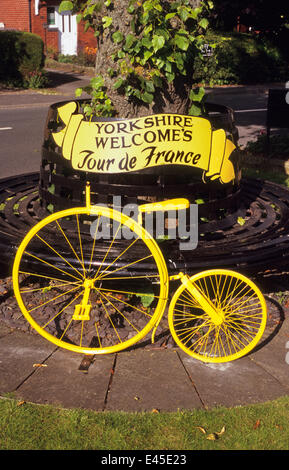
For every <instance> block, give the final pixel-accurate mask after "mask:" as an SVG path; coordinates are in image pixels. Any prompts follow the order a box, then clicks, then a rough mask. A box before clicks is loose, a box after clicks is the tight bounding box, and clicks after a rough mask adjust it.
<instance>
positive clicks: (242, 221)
mask: <svg viewBox="0 0 289 470" xmlns="http://www.w3.org/2000/svg"><path fill="white" fill-rule="evenodd" d="M237 222H238V224H239V225H244V224H245V222H246V221H245V219H243V217H238V219H237Z"/></svg>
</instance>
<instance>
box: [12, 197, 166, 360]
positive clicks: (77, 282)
mask: <svg viewBox="0 0 289 470" xmlns="http://www.w3.org/2000/svg"><path fill="white" fill-rule="evenodd" d="M85 214H86V215H91V216H96V217H98V221H99V219H100V217H106V218H108V219H111V220H112V221H116V222H117V223H119V226H120V225H123V226H125V227H126V228H128V229H129V230H131V231H132V232H134V233H135V235H136V238H135V240H134V241H132V242H131V243H130V244H129V245H128V248H126V250H123V252H122V253H121V254H118V255H117V256H116V257H115V258H114V259H113V261H110V262H109V263H108V256H107V255H108V252H110V254H111V252H112V247H113V244H114V242H115V239H116V235H115V236H114V238H113V239H112V241H111V242H110V243H109V248H108V250H107V252H106V253H105V254H104V255H103V259H102V264H100V265H99V268H98V269H97V272H96V273H94V278H93V279H89V276H88V271H89V268H90V266H91V265H92V262H93V256H94V250H95V239H94V240H93V242H92V249H91V253H90V257H89V259H88V260H87V259H84V250H85V246H84V243H83V240H82V238H81V234H80V227H79V224H80V221H79V217H80V216H81V215H85ZM71 216H75V217H76V221H77V224H76V233H78V234H79V237H78V238H79V240H78V241H79V243H78V250H75V247H74V246H73V244H72V243H71V242H70V240H69V237H67V235H66V234H65V231H64V230H63V229H62V226H61V224H62V223H60V222H59V221H60V219H63V218H67V217H71ZM54 222H55V223H56V224H57V228H59V230H60V231H61V232H62V235H63V243H64V244H66V246H67V247H69V250H70V252H71V254H73V256H74V258H76V259H77V267H75V266H74V265H73V264H72V263H71V261H70V260H69V259H68V258H66V257H65V256H63V255H62V254H61V253H59V250H57V248H55V247H53V246H52V244H51V243H49V242H47V240H46V239H45V237H44V236H43V235H42V236H41V235H40V233H39V232H40V231H41V230H42V229H46V228H47V226H48V225H49V224H51V223H54ZM36 239H37V241H38V242H40V243H41V244H42V245H43V246H45V247H46V248H47V250H49V251H50V252H51V253H53V254H54V255H56V256H57V257H58V258H59V259H60V260H61V262H62V264H64V266H65V268H59V267H55V266H54V269H55V270H56V271H55V272H56V273H57V274H56V275H54V277H51V278H49V277H47V276H46V275H45V273H44V274H43V275H41V272H40V273H39V275H38V274H34V273H32V272H26V273H25V271H21V261H22V259H23V255H25V256H27V255H29V256H30V257H31V258H33V261H35V262H39V263H40V265H42V266H44V267H48V268H50V267H52V263H50V262H49V261H45V259H42V257H41V255H39V256H38V255H36V254H35V253H34V254H31V253H29V252H28V251H27V252H26V249H27V247H28V245H29V243H30V242H31V241H32V240H36ZM136 240H137V241H136ZM141 241H142V242H143V243H144V244H145V246H146V249H147V251H148V253H149V254H148V255H147V256H146V257H145V258H142V259H141V258H140V259H137V260H136V261H134V262H130V263H128V264H127V265H126V266H123V267H122V268H119V267H118V262H119V260H120V257H121V255H124V254H125V252H127V251H128V250H131V251H132V250H134V249H135V246H136V244H137V243H138V242H141ZM76 251H77V252H76ZM146 258H149V259H151V260H152V261H153V262H154V264H155V265H156V268H157V272H158V277H159V279H158V289H159V290H158V296H157V299H156V302H157V305H156V307H155V310H154V313H153V314H150V313H147V312H145V309H143V308H141V309H140V308H138V307H136V306H134V305H131V304H130V303H129V302H126V301H123V300H121V302H123V303H124V304H126V306H129V308H130V309H132V307H135V309H136V311H140V312H141V313H142V314H144V313H146V315H147V318H148V321H147V323H146V325H145V327H143V328H142V329H141V330H140V331H136V334H135V335H134V336H133V337H131V338H130V339H127V340H125V341H122V340H121V338H120V337H119V335H118V333H117V331H116V328H115V325H114V324H113V320H112V315H111V314H110V313H109V309H110V308H111V306H112V305H114V302H115V299H116V298H117V296H119V295H120V294H122V295H125V294H126V295H132V294H133V293H135V294H137V295H140V294H139V291H137V292H134V291H132V290H131V289H130V287H129V286H130V282H136V279H138V281H140V282H144V280H147V279H148V277H149V276H147V275H146V276H145V275H143V276H142V275H140V276H135V277H134V278H131V277H130V276H127V277H128V279H126V278H125V276H121V273H122V269H124V268H126V269H128V268H129V267H133V265H136V264H137V263H139V262H143V261H145V259H146ZM104 263H106V264H105V265H104ZM102 265H103V266H105V267H104V269H102V268H101V267H102ZM66 268H67V269H69V270H70V271H69V276H70V277H69V282H68V281H65V280H63V279H62V277H63V274H65V275H66V274H67V272H66ZM29 274H30V275H32V276H33V275H35V276H36V275H37V276H38V277H40V278H41V277H42V278H43V279H45V278H47V279H50V283H54V285H55V286H57V288H61V287H62V288H63V286H65V288H68V290H66V291H65V295H68V294H70V295H74V292H75V293H77V295H75V298H74V300H73V302H76V296H77V297H78V298H77V301H78V302H79V303H78V304H77V305H75V307H74V314H73V318H71V319H70V322H69V324H68V326H67V327H66V330H68V329H69V328H70V327H71V325H72V324H73V321H74V320H76V321H77V320H79V321H80V322H81V323H82V329H83V328H84V327H85V321H86V319H88V318H89V315H90V311H91V308H92V305H91V304H90V303H89V300H88V299H89V295H90V291H92V290H94V293H95V292H97V294H98V296H99V300H98V302H99V304H100V305H101V307H102V309H103V311H104V312H105V315H106V316H107V318H108V319H109V321H110V324H111V328H112V331H113V333H114V334H115V335H117V336H118V340H119V343H118V344H114V345H109V346H104V347H102V345H101V341H100V334H99V331H98V327H97V325H95V329H96V331H95V335H96V336H98V338H99V342H98V346H97V347H88V346H84V345H82V344H81V345H77V344H70V343H68V342H65V341H64V340H63V339H60V338H58V337H55V336H54V335H53V334H51V333H49V332H48V331H46V329H45V326H46V325H44V326H43V325H42V326H40V325H39V324H38V323H37V321H36V320H35V319H34V317H33V314H32V310H33V308H32V309H29V308H27V306H26V305H25V302H24V301H23V295H24V293H25V294H28V293H29V292H30V293H32V290H31V289H30V291H29V289H21V288H20V285H19V276H20V275H24V276H25V275H29ZM118 274H119V275H118ZM116 276H118V279H119V280H121V282H122V283H126V286H127V287H126V288H125V289H124V288H123V287H122V288H121V290H120V291H119V290H118V289H117V288H116V289H111V288H110V289H105V288H103V287H101V286H102V285H103V283H104V281H110V280H112V278H113V280H114V281H115V277H116ZM142 278H143V279H142ZM96 281H98V284H97V282H96ZM96 285H98V286H100V287H96ZM122 285H123V284H122ZM13 286H14V292H15V296H16V299H17V302H18V304H19V307H20V309H21V311H22V313H23V315H24V316H25V317H26V319H27V320H28V321H29V323H30V324H31V325H32V327H33V328H34V329H35V330H36V331H37V332H38V333H39V334H41V335H42V336H43V337H44V338H46V339H47V340H49V341H51V342H52V343H54V344H55V345H57V346H60V347H62V348H65V349H68V350H70V351H74V352H79V353H83V354H105V353H113V352H117V351H120V350H123V349H125V348H128V347H130V346H132V345H133V344H135V343H137V342H138V341H139V340H140V339H142V338H143V337H144V336H145V335H146V334H147V333H148V332H149V331H150V330H151V329H152V327H153V326H154V325H155V324H156V323H157V322H158V320H159V319H160V317H161V315H162V314H163V311H164V308H165V305H166V301H167V297H168V272H167V268H166V264H165V261H164V259H163V256H162V253H161V251H160V249H159V247H158V245H157V244H156V242H155V241H154V239H153V238H152V237H151V236H150V234H148V232H146V231H145V229H144V228H143V227H141V226H140V225H139V224H137V223H136V222H135V221H134V220H133V219H131V218H129V217H127V216H125V215H124V214H122V213H121V212H118V211H115V210H112V209H110V208H107V207H101V206H92V207H90V209H89V210H88V209H87V208H86V207H80V208H72V209H67V210H64V211H61V212H57V213H55V214H52V215H50V216H48V217H46V218H45V219H43V220H42V221H40V222H39V223H37V224H36V225H35V226H34V227H33V228H32V229H31V230H30V231H29V232H28V234H27V235H26V236H25V238H24V239H23V241H22V243H21V244H20V246H19V248H18V250H17V253H16V257H15V260H14V265H13ZM40 289H41V288H37V287H36V288H35V289H33V292H34V293H35V292H36V291H37V290H38V291H39V290H40ZM79 291H80V293H79ZM62 295H63V294H59V295H58V296H55V297H54V298H53V299H52V300H53V301H55V302H58V301H60V300H61V296H62ZM143 295H148V294H146V293H144V294H143ZM49 302H51V301H50V300H49V301H47V302H45V301H43V303H42V304H41V305H39V306H38V307H37V309H40V307H42V308H45V306H46V304H48V303H49ZM72 305H74V304H72ZM66 307H68V305H67V306H66ZM66 307H65V308H66ZM35 309H36V307H35ZM114 312H115V313H117V314H118V315H119V316H121V315H122V317H124V315H123V314H122V312H121V311H120V310H119V309H117V308H116V309H115V310H114ZM60 313H61V311H60V312H58V315H59V314H60ZM127 321H129V320H127ZM64 333H65V334H66V332H64ZM64 333H63V334H64ZM82 334H83V332H82V330H81V335H82ZM81 342H82V338H81Z"/></svg>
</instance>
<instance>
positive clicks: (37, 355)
mask: <svg viewBox="0 0 289 470" xmlns="http://www.w3.org/2000/svg"><path fill="white" fill-rule="evenodd" d="M4 330H5V325H1V331H4ZM6 332H7V330H6ZM54 350H55V346H54V345H53V344H52V343H49V342H48V341H45V340H44V338H42V337H41V336H39V335H33V334H28V333H24V332H22V331H18V330H14V331H13V332H12V333H11V332H10V333H9V334H5V335H3V336H1V338H0V394H3V393H7V392H13V391H15V390H16V389H17V387H18V386H19V385H20V384H21V383H22V382H23V381H24V380H26V379H27V378H28V377H29V376H30V375H31V374H33V373H34V372H35V368H34V367H33V364H38V363H42V362H43V361H44V360H45V359H46V358H47V357H49V356H50V354H51V353H52V352H53V351H54Z"/></svg>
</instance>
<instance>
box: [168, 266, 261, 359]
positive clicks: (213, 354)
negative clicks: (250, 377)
mask: <svg viewBox="0 0 289 470" xmlns="http://www.w3.org/2000/svg"><path fill="white" fill-rule="evenodd" d="M181 280H182V285H181V286H180V287H179V288H178V289H177V291H176V292H175V294H174V296H173V298H172V300H171V302H170V305H169V316H168V320H169V327H170V330H171V333H172V336H173V338H174V340H175V342H176V343H177V344H178V346H179V347H180V348H181V349H182V350H183V351H185V352H186V353H187V354H189V355H190V356H192V357H194V358H196V359H198V360H201V361H203V362H215V363H217V362H228V361H233V360H235V359H238V358H240V357H242V356H244V355H245V354H248V352H249V351H251V350H252V349H253V348H254V347H255V346H256V345H257V343H258V342H259V340H260V339H261V337H262V335H263V332H264V329H265V326H266V319H267V309H266V302H265V299H264V297H263V295H262V293H261V291H260V290H259V288H258V287H257V286H256V285H255V284H254V283H253V282H252V281H251V280H250V279H248V278H247V277H245V276H244V275H242V274H239V273H237V272H234V271H230V270H225V269H214V270H208V271H203V272H201V273H198V274H196V275H194V276H192V277H190V278H189V281H188V278H186V276H183V279H181Z"/></svg>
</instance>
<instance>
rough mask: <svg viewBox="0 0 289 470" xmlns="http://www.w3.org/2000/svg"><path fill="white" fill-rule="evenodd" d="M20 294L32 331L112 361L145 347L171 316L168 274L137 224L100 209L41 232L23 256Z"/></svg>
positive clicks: (46, 223) (16, 282)
mask: <svg viewBox="0 0 289 470" xmlns="http://www.w3.org/2000/svg"><path fill="white" fill-rule="evenodd" d="M13 286H14V292H15V296H16V299H17V301H18V304H19V306H20V309H21V311H22V313H23V315H24V316H25V317H26V319H27V320H28V321H29V322H30V324H31V325H32V327H33V328H34V329H35V330H36V331H37V332H38V333H39V334H41V335H42V336H44V337H45V338H46V339H48V340H49V341H51V342H52V343H54V344H56V345H57V346H60V347H63V348H66V349H69V350H71V351H74V352H79V353H84V354H100V353H111V352H116V351H120V350H123V349H125V348H128V347H129V346H132V345H133V344H135V343H136V342H137V341H139V340H140V339H142V338H143V337H144V336H145V335H146V334H147V333H148V332H149V331H150V330H151V328H152V327H153V326H154V325H155V323H156V322H157V321H158V319H159V318H160V316H161V315H162V313H163V310H164V307H165V304H166V300H167V295H168V273H167V268H166V265H165V262H164V259H163V256H162V254H161V251H160V250H159V248H158V245H157V244H156V242H155V241H154V240H153V239H152V237H151V236H150V235H149V234H148V233H147V232H146V231H145V230H144V229H143V228H142V227H141V226H140V225H138V224H137V223H136V222H135V221H134V220H133V219H131V218H129V217H127V216H125V215H123V214H122V213H120V212H118V211H114V210H112V209H110V208H106V207H101V206H93V207H92V208H91V209H90V210H89V211H88V209H86V208H85V207H83V208H72V209H68V210H64V211H61V212H57V213H55V214H52V215H50V216H48V217H46V218H45V219H44V220H42V221H41V222H39V223H38V224H36V225H35V226H34V227H33V228H32V229H31V230H30V231H29V232H28V234H27V235H26V237H25V238H24V240H23V241H22V243H21V245H20V247H19V248H18V251H17V253H16V257H15V262H14V266H13Z"/></svg>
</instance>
